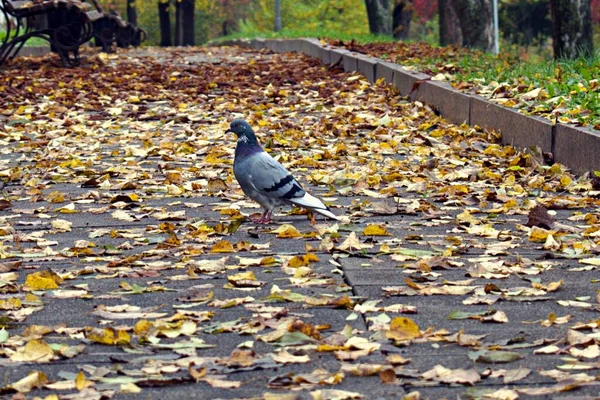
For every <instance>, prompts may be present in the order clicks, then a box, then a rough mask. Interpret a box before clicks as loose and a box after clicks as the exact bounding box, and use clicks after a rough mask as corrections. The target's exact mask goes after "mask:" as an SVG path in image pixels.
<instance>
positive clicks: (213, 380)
mask: <svg viewBox="0 0 600 400" xmlns="http://www.w3.org/2000/svg"><path fill="white" fill-rule="evenodd" d="M201 380H202V381H204V382H206V383H208V384H209V385H210V386H212V387H214V388H220V389H235V388H239V387H240V386H241V385H242V382H239V381H228V380H225V379H221V378H217V377H216V376H214V375H213V376H207V377H204V378H203V379H201Z"/></svg>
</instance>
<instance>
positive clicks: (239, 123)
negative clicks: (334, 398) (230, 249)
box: [226, 119, 339, 224]
mask: <svg viewBox="0 0 600 400" xmlns="http://www.w3.org/2000/svg"><path fill="white" fill-rule="evenodd" d="M229 132H232V133H235V134H236V135H237V138H238V139H237V146H236V148H235V158H234V160H233V174H234V175H235V179H237V181H238V183H239V184H240V186H241V187H242V190H243V191H244V193H245V194H246V196H248V197H250V198H251V199H252V200H254V201H256V202H257V203H258V204H260V205H261V207H262V208H263V209H264V210H265V211H264V213H263V214H262V216H260V217H258V218H253V219H252V220H253V221H254V222H256V223H260V224H267V223H269V222H270V221H271V215H272V214H273V210H274V209H275V208H276V207H278V206H281V205H285V204H293V205H297V206H301V207H304V208H306V209H308V210H311V211H315V212H318V213H319V214H322V215H324V216H326V217H329V218H331V219H334V220H336V221H339V218H338V217H337V216H336V215H335V214H334V213H332V212H331V210H330V209H329V207H327V206H326V205H325V204H323V202H322V201H321V200H319V199H317V198H316V197H314V196H311V195H310V194H309V193H307V192H306V191H305V190H304V189H303V188H302V186H301V185H300V184H299V183H298V181H297V180H296V179H294V177H293V176H292V175H290V173H289V172H288V171H287V170H286V169H285V168H284V167H283V165H281V164H280V163H279V162H277V160H275V159H274V158H273V157H271V156H270V155H269V154H268V153H267V152H266V151H264V150H263V148H262V147H261V146H260V144H259V143H258V141H257V140H256V135H255V134H254V131H253V130H252V127H251V126H250V124H248V123H247V122H246V121H244V120H243V119H236V120H234V121H233V122H231V124H230V126H229V129H228V130H227V131H226V133H229Z"/></svg>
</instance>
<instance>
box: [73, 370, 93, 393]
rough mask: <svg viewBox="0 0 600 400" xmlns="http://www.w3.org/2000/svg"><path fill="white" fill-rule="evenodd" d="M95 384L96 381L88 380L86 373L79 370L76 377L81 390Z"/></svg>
mask: <svg viewBox="0 0 600 400" xmlns="http://www.w3.org/2000/svg"><path fill="white" fill-rule="evenodd" d="M93 384H94V382H92V381H90V380H87V379H86V378H85V374H84V373H83V371H79V373H78V374H77V376H76V377H75V387H76V388H77V390H79V391H80V392H81V391H82V390H83V389H85V388H88V387H90V386H92V385H93Z"/></svg>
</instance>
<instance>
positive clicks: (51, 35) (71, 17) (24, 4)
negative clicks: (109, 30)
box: [0, 0, 102, 66]
mask: <svg viewBox="0 0 600 400" xmlns="http://www.w3.org/2000/svg"><path fill="white" fill-rule="evenodd" d="M0 12H2V13H3V14H4V18H5V20H6V25H7V27H6V36H5V37H4V39H3V40H2V43H1V44H0V65H2V64H3V63H4V62H6V60H8V59H11V58H13V57H14V56H15V55H16V54H17V53H18V52H19V50H20V49H21V48H22V47H23V45H24V44H25V42H26V41H27V40H28V39H30V38H32V37H39V38H42V39H44V40H46V41H47V42H48V43H50V46H51V48H52V50H53V51H55V52H57V53H58V54H59V55H60V58H61V60H62V62H63V64H64V65H70V66H74V65H77V64H79V47H80V46H81V45H82V44H83V43H85V42H87V41H89V40H90V39H91V38H92V35H93V23H94V22H95V21H97V20H99V19H100V18H102V14H101V13H99V12H98V11H97V10H92V9H91V7H90V6H89V5H88V4H87V3H83V2H81V1H78V0H15V1H13V0H0ZM13 19H14V21H15V22H14V23H13V22H11V20H13Z"/></svg>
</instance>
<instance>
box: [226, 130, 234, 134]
mask: <svg viewBox="0 0 600 400" xmlns="http://www.w3.org/2000/svg"><path fill="white" fill-rule="evenodd" d="M225 133H235V132H234V131H232V130H231V129H227V130H226V131H225Z"/></svg>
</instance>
